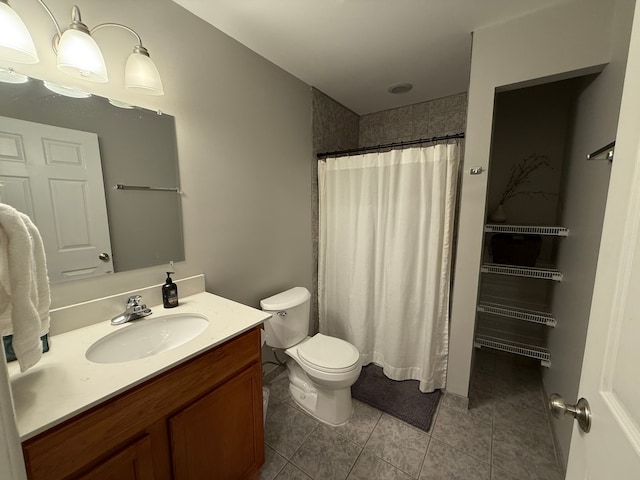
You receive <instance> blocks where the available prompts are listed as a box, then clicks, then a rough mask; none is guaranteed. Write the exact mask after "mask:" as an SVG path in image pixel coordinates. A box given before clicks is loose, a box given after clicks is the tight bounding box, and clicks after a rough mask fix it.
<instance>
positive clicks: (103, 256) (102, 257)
mask: <svg viewBox="0 0 640 480" xmlns="http://www.w3.org/2000/svg"><path fill="white" fill-rule="evenodd" d="M98 258H99V259H100V260H102V261H103V262H108V261H109V258H110V257H109V254H108V253H106V252H103V253H101V254H100V255H98Z"/></svg>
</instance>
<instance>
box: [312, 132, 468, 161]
mask: <svg viewBox="0 0 640 480" xmlns="http://www.w3.org/2000/svg"><path fill="white" fill-rule="evenodd" d="M456 138H464V132H460V133H454V134H452V135H442V136H440V137H431V138H421V139H419V140H409V141H408V142H395V143H387V144H384V145H375V146H373V147H362V148H352V149H350V150H336V151H335V152H323V153H318V154H317V155H316V158H327V157H339V156H343V155H355V154H356V153H363V152H370V151H373V150H384V149H386V148H394V147H405V146H407V145H417V144H420V143H433V142H440V141H442V140H453V139H456Z"/></svg>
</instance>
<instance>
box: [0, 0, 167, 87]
mask: <svg viewBox="0 0 640 480" xmlns="http://www.w3.org/2000/svg"><path fill="white" fill-rule="evenodd" d="M38 2H39V3H40V5H42V7H43V8H44V9H45V10H46V11H47V13H48V15H49V17H50V18H51V21H52V22H53V24H54V26H55V28H56V31H57V33H56V35H54V37H53V50H54V52H55V53H56V55H57V64H58V68H59V69H60V70H62V71H63V72H65V73H67V74H68V75H71V76H73V77H76V78H81V79H83V80H88V81H91V82H101V83H104V82H107V81H108V75H107V68H106V65H105V62H104V57H103V56H102V52H101V51H100V48H99V47H98V44H97V43H96V42H95V40H94V39H93V36H92V35H93V34H94V33H95V32H96V31H97V30H100V29H102V28H106V27H117V28H120V29H124V30H126V31H128V32H130V33H131V34H133V35H134V36H135V37H136V40H137V44H136V45H135V46H134V48H133V52H132V53H131V54H130V55H129V58H128V59H127V63H126V66H125V74H124V76H125V86H126V87H127V88H130V89H132V90H135V91H136V92H139V93H145V94H147V95H164V90H163V88H162V80H161V79H160V74H159V73H158V69H157V68H156V66H155V64H154V63H153V61H152V60H151V57H150V56H149V51H148V50H147V49H146V48H145V47H144V46H143V45H142V39H141V38H140V35H138V34H137V33H136V32H135V31H134V30H133V29H132V28H130V27H128V26H126V25H122V24H120V23H101V24H100V25H97V26H95V27H93V28H92V29H91V30H89V28H88V27H87V26H86V25H85V24H84V23H82V19H81V17H80V9H79V8H78V7H77V6H74V7H73V9H72V10H71V24H69V26H68V27H67V29H66V30H64V31H62V30H61V28H60V25H59V24H58V22H57V20H56V18H55V17H54V16H53V13H52V12H51V10H50V9H49V7H47V5H46V4H45V3H44V2H43V0H38ZM0 59H2V60H8V61H10V62H19V63H36V62H38V56H37V53H36V51H35V47H34V46H33V40H32V39H31V35H30V34H29V31H28V30H27V28H26V26H25V24H24V22H23V21H22V20H21V19H20V17H19V16H18V15H17V14H16V12H15V11H14V10H13V9H12V8H11V7H10V6H9V3H8V0H0Z"/></svg>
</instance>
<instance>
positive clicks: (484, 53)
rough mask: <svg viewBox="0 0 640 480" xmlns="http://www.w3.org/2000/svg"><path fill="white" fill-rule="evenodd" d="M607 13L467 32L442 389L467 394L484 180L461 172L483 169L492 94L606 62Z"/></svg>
mask: <svg viewBox="0 0 640 480" xmlns="http://www.w3.org/2000/svg"><path fill="white" fill-rule="evenodd" d="M611 14H612V11H611V3H610V2H609V1H607V0H582V1H573V2H568V3H566V4H562V5H560V6H557V7H553V8H549V9H544V10H541V11H538V12H535V13H533V14H530V15H527V16H524V17H520V18H517V19H515V20H512V21H510V22H507V23H504V24H500V25H495V26H492V27H488V28H485V29H481V30H478V31H476V32H474V37H473V52H472V57H471V79H470V84H469V105H468V110H467V112H468V113H467V136H466V149H465V150H466V154H465V160H464V167H463V169H464V171H465V173H464V176H463V183H462V191H461V200H460V201H461V209H460V217H459V226H460V229H459V237H458V238H459V243H458V250H457V251H458V255H457V259H456V266H455V282H454V288H453V299H452V300H453V304H452V305H453V306H452V317H451V334H450V348H449V370H448V376H447V391H450V392H452V393H455V394H458V395H462V396H467V395H468V390H469V373H470V369H471V358H472V353H473V335H474V325H475V308H476V299H477V293H478V275H479V273H478V272H479V268H480V258H481V251H482V237H483V224H484V221H485V199H486V193H487V177H488V176H487V174H486V173H485V174H483V175H473V176H471V175H469V174H468V173H466V172H468V169H469V168H470V167H475V166H482V167H483V168H485V169H486V168H489V151H490V143H491V128H492V123H493V107H494V97H495V90H496V88H505V87H506V86H510V85H515V84H524V83H526V82H530V81H532V80H535V79H542V78H544V77H554V78H556V79H559V78H561V77H566V76H571V75H577V73H578V72H583V73H584V71H585V70H589V69H591V68H592V67H594V66H596V65H598V64H603V63H605V62H607V61H608V60H609V57H610V56H609V37H610V28H611V25H610V23H611V22H610V18H611ZM595 32H597V34H596V33H595ZM567 72H572V73H571V74H567Z"/></svg>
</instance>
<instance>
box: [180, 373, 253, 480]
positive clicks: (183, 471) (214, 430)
mask: <svg viewBox="0 0 640 480" xmlns="http://www.w3.org/2000/svg"><path fill="white" fill-rule="evenodd" d="M261 375H262V372H261V367H260V364H259V363H253V364H252V365H251V366H250V367H249V368H248V369H246V370H244V371H243V372H242V373H240V374H238V375H236V376H234V377H232V378H231V379H229V380H228V381H226V382H225V383H223V384H222V385H220V386H219V387H217V388H216V389H214V390H212V391H211V392H210V393H208V394H207V395H205V396H204V397H202V398H201V399H200V400H198V401H196V402H195V403H193V404H191V405H190V406H189V407H187V408H185V409H184V410H182V411H181V412H179V413H178V414H176V415H175V416H173V417H172V418H171V419H170V421H169V432H170V436H171V446H172V451H173V473H174V478H175V480H202V479H203V478H207V479H216V480H218V479H221V480H240V479H245V478H247V477H248V476H250V475H251V474H253V473H255V472H257V470H258V469H259V468H260V466H261V465H262V464H263V463H264V429H263V424H262V378H261Z"/></svg>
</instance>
